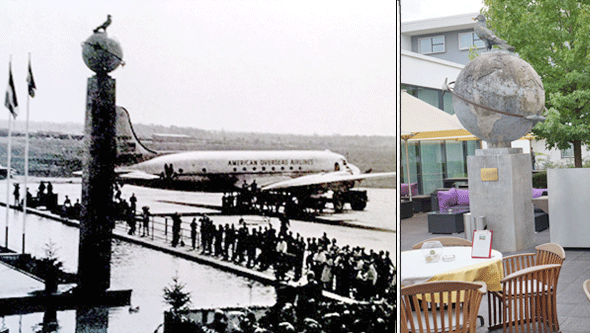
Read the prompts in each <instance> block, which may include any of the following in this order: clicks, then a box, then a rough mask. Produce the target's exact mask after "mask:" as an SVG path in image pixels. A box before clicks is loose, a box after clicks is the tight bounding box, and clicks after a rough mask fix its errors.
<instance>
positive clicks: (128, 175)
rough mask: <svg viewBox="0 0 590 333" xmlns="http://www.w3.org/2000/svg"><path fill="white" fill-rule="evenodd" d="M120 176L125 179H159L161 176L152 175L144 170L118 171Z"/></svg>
mask: <svg viewBox="0 0 590 333" xmlns="http://www.w3.org/2000/svg"><path fill="white" fill-rule="evenodd" d="M117 173H118V176H119V178H123V179H137V180H152V179H159V178H160V177H159V176H156V175H152V174H149V173H147V172H143V171H137V170H133V171H129V172H125V171H120V172H117Z"/></svg>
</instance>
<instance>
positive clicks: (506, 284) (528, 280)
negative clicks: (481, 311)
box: [501, 264, 561, 333]
mask: <svg viewBox="0 0 590 333" xmlns="http://www.w3.org/2000/svg"><path fill="white" fill-rule="evenodd" d="M560 270H561V265H559V264H552V265H538V266H532V267H529V268H525V269H522V270H520V271H518V272H515V273H512V274H510V275H508V276H506V277H505V278H504V279H502V281H501V282H502V304H503V306H502V315H503V318H504V320H503V321H502V328H503V331H504V332H511V333H512V332H521V331H525V332H559V321H558V319H557V297H556V296H557V279H558V277H559V271H560Z"/></svg>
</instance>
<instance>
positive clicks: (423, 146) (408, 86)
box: [400, 13, 590, 194]
mask: <svg viewBox="0 0 590 333" xmlns="http://www.w3.org/2000/svg"><path fill="white" fill-rule="evenodd" d="M477 15H478V13H471V14H464V15H457V16H450V17H442V18H434V19H428V20H421V21H412V22H404V20H403V17H402V23H401V34H400V35H401V89H404V90H406V91H407V92H408V93H409V94H411V95H413V96H415V97H417V98H419V99H421V100H423V101H425V102H427V103H429V104H430V105H433V106H435V107H437V108H439V109H441V110H443V111H445V112H447V113H449V114H454V113H455V112H454V110H453V105H452V98H451V95H450V94H448V93H447V94H444V93H443V91H442V85H443V83H444V81H445V79H448V81H449V82H452V81H455V79H456V77H457V76H458V75H459V72H460V71H461V69H462V68H463V67H464V66H465V65H466V64H467V63H468V62H469V60H470V53H471V55H472V56H475V55H476V53H481V52H483V51H485V46H484V44H483V42H482V41H481V40H479V38H477V35H476V34H475V33H474V31H473V27H474V25H475V21H474V20H473V18H474V17H476V16H477ZM402 108H403V105H402ZM402 124H403V119H402ZM404 144H405V143H403V142H402V150H403V151H402V154H400V155H401V160H402V162H401V169H402V172H401V175H400V176H401V182H402V183H406V182H407V181H406V179H405V178H406V172H405V168H406V161H405V158H406V157H405V146H404ZM512 146H513V147H521V148H523V151H524V152H529V151H530V149H531V147H532V148H533V151H534V152H535V154H536V162H537V163H536V164H535V168H536V169H543V168H545V167H546V166H547V165H556V164H562V165H564V164H568V163H573V150H572V149H568V150H558V149H552V150H547V149H545V141H544V140H538V141H537V140H533V141H529V140H517V141H514V142H513V143H512ZM486 147H487V145H486V143H485V142H481V141H479V140H476V141H453V140H440V141H422V142H412V141H410V142H409V144H408V152H409V154H408V155H409V162H410V168H409V169H410V178H411V182H413V183H414V182H417V183H418V188H419V193H421V194H429V193H431V192H432V191H433V190H435V189H437V188H441V187H443V179H445V178H454V177H466V176H467V168H466V165H467V163H466V160H467V156H468V155H472V154H475V149H479V148H486ZM589 156H590V152H589V151H588V150H587V149H584V148H583V149H582V157H583V158H588V157H589Z"/></svg>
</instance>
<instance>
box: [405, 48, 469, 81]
mask: <svg viewBox="0 0 590 333" xmlns="http://www.w3.org/2000/svg"><path fill="white" fill-rule="evenodd" d="M401 55H402V57H401V80H402V84H411V85H415V86H420V87H427V88H434V89H442V85H443V83H444V82H445V78H448V79H449V82H451V81H455V79H456V78H457V76H458V75H459V72H461V69H463V67H464V66H463V65H461V64H456V63H453V62H450V61H446V60H440V59H436V58H433V57H429V56H424V55H421V54H418V53H415V52H410V51H406V50H401Z"/></svg>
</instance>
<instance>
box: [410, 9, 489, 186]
mask: <svg viewBox="0 0 590 333" xmlns="http://www.w3.org/2000/svg"><path fill="white" fill-rule="evenodd" d="M476 15H477V14H468V15H459V16H453V17H446V18H437V19H431V20H424V21H414V22H407V23H404V22H403V17H402V24H401V88H402V89H404V90H406V91H407V92H408V93H409V94H410V95H413V96H415V97H417V98H419V99H421V100H423V101H425V102H427V103H429V104H430V105H433V106H435V107H437V108H439V109H441V110H443V111H445V112H447V113H449V114H454V113H455V112H454V111H453V105H452V97H451V94H448V93H447V94H443V91H442V85H443V83H444V81H445V79H448V80H449V82H451V81H454V80H455V78H456V77H457V75H459V72H460V71H461V69H463V67H464V66H465V64H467V63H468V62H469V52H470V50H477V49H478V48H479V47H483V43H481V41H480V40H479V39H477V36H475V34H474V33H473V26H474V24H475V21H473V20H472V18H473V17H475V16H476ZM480 44H481V45H480ZM471 52H473V51H471ZM403 107H404V106H403V105H402V108H403ZM402 124H403V119H402ZM402 126H403V125H402ZM480 147H481V142H480V141H479V140H471V141H456V140H430V141H408V157H409V158H408V160H409V169H410V181H411V182H412V183H414V182H415V183H418V192H419V193H420V194H429V193H431V192H432V191H434V190H436V189H437V188H442V187H443V180H444V179H445V178H456V177H467V163H466V161H467V156H468V155H473V154H475V149H478V148H480ZM401 148H402V152H400V156H401V161H402V162H401V175H400V176H401V182H402V183H407V180H406V170H405V169H406V165H407V164H406V155H405V148H406V147H405V142H402V147H401Z"/></svg>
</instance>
